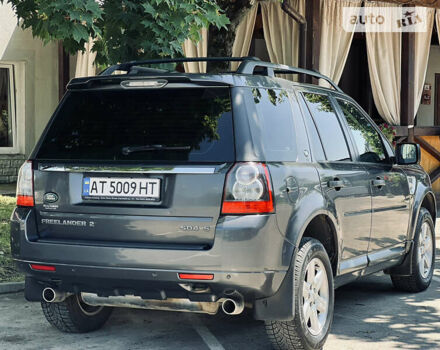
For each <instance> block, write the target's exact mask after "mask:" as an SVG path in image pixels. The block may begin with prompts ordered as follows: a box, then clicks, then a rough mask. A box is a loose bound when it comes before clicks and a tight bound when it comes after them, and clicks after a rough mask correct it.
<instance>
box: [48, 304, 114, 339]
mask: <svg viewBox="0 0 440 350" xmlns="http://www.w3.org/2000/svg"><path fill="white" fill-rule="evenodd" d="M41 308H42V309H43V313H44V316H45V317H46V320H47V321H48V322H49V323H50V324H51V325H52V326H54V327H55V328H58V329H59V330H60V331H61V332H64V333H87V332H91V331H95V330H97V329H99V328H101V327H102V326H103V325H104V323H105V322H106V321H107V320H108V318H109V317H110V314H111V313H112V311H113V309H112V308H111V307H96V306H89V305H87V304H84V303H83V302H82V301H81V300H80V297H79V296H78V295H72V296H70V297H68V298H66V299H65V300H64V301H62V302H59V303H47V302H45V301H42V302H41Z"/></svg>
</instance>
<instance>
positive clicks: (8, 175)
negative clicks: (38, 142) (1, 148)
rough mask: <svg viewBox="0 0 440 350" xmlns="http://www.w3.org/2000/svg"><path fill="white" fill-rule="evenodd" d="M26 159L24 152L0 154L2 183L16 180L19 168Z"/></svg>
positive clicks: (0, 178)
mask: <svg viewBox="0 0 440 350" xmlns="http://www.w3.org/2000/svg"><path fill="white" fill-rule="evenodd" d="M25 159H26V157H25V156H24V155H22V154H12V155H9V154H0V184H7V183H12V182H16V181H17V174H18V169H20V167H21V165H22V164H23V162H24V161H25Z"/></svg>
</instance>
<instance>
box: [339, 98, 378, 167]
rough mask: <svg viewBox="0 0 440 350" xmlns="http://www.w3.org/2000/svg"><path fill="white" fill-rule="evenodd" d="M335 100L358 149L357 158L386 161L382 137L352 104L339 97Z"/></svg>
mask: <svg viewBox="0 0 440 350" xmlns="http://www.w3.org/2000/svg"><path fill="white" fill-rule="evenodd" d="M337 101H338V103H339V106H340V107H341V109H342V112H343V113H344V116H345V119H346V120H347V124H348V127H349V129H350V131H351V134H352V135H353V139H354V141H355V143H356V146H357V149H358V151H359V160H360V161H361V162H367V163H383V162H384V161H387V157H386V153H385V148H384V145H383V143H382V139H381V137H380V135H379V133H378V132H377V131H376V129H375V128H374V127H373V125H372V124H371V123H370V121H369V120H368V119H367V118H366V117H365V116H364V114H363V113H362V112H361V111H360V110H359V109H358V108H357V107H356V106H355V105H354V104H352V103H350V102H347V101H344V100H340V99H338V100H337Z"/></svg>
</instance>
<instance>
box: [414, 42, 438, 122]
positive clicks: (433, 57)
mask: <svg viewBox="0 0 440 350" xmlns="http://www.w3.org/2000/svg"><path fill="white" fill-rule="evenodd" d="M435 73H440V46H438V45H435V46H431V51H430V54H429V62H428V70H427V72H426V78H425V83H430V84H431V86H432V90H431V104H429V105H422V104H420V107H419V111H418V112H417V126H433V125H434V103H435Z"/></svg>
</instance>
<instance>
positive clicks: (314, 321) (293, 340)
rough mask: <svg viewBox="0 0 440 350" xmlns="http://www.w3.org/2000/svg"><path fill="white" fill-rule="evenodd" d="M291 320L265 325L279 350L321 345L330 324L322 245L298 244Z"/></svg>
mask: <svg viewBox="0 0 440 350" xmlns="http://www.w3.org/2000/svg"><path fill="white" fill-rule="evenodd" d="M294 293H295V317H294V319H293V320H292V321H267V322H266V331H267V334H268V336H269V339H270V340H271V342H272V345H273V346H274V348H275V349H279V350H293V349H295V350H315V349H321V348H322V346H323V345H324V343H325V341H326V339H327V337H328V334H329V332H330V327H331V324H332V321H333V306H334V289H333V274H332V268H331V264H330V260H329V258H328V255H327V252H326V251H325V249H324V247H323V246H322V244H321V243H320V242H319V241H318V240H316V239H312V238H305V239H303V240H301V245H300V249H299V251H298V253H297V256H296V260H295V262H294Z"/></svg>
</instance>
